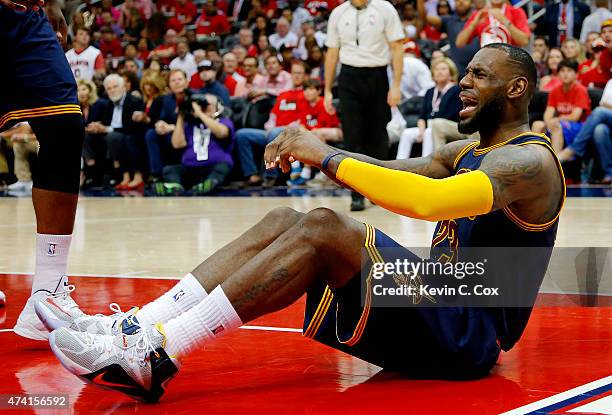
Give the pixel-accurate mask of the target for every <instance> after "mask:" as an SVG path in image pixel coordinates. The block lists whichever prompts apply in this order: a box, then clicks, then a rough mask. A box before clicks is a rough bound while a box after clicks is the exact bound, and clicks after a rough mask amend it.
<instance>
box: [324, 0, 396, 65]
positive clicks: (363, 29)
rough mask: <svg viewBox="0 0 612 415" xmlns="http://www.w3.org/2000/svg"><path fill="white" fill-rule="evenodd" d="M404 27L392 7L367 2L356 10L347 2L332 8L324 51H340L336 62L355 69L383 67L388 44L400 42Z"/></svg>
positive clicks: (380, 0)
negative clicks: (338, 59) (331, 49)
mask: <svg viewBox="0 0 612 415" xmlns="http://www.w3.org/2000/svg"><path fill="white" fill-rule="evenodd" d="M404 37H405V36H404V28H403V27H402V22H401V21H400V18H399V15H398V14H397V11H396V10H395V8H394V7H393V5H392V4H391V3H389V2H387V1H385V0H371V1H370V2H369V3H368V5H367V6H366V7H365V8H363V9H361V10H358V9H356V8H355V7H353V5H352V4H351V2H350V1H346V2H344V3H342V4H341V5H340V6H338V7H336V8H335V9H334V10H333V11H332V12H331V15H330V16H329V23H328V25H327V40H326V41H325V44H326V45H327V47H328V48H340V63H342V64H344V65H350V66H355V67H361V68H365V67H381V66H387V65H388V64H389V62H390V60H391V54H390V50H389V42H394V41H397V40H400V39H403V38H404Z"/></svg>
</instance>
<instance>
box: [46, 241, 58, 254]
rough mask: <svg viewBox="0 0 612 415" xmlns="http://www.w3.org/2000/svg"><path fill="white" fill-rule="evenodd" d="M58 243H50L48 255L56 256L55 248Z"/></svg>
mask: <svg viewBox="0 0 612 415" xmlns="http://www.w3.org/2000/svg"><path fill="white" fill-rule="evenodd" d="M56 247H57V244H49V246H48V247H47V256H55V249H56Z"/></svg>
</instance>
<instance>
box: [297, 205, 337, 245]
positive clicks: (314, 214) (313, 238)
mask: <svg viewBox="0 0 612 415" xmlns="http://www.w3.org/2000/svg"><path fill="white" fill-rule="evenodd" d="M344 227H345V222H344V221H343V220H342V218H341V217H340V214H339V213H337V212H335V211H333V210H331V209H327V208H317V209H314V210H311V211H310V212H308V213H307V214H306V215H305V216H304V217H303V218H302V220H301V221H300V227H299V229H300V232H301V237H302V238H304V239H307V240H308V241H309V242H311V243H312V244H314V245H323V244H326V243H330V242H331V241H333V236H337V235H338V234H339V233H342V229H343V228H344Z"/></svg>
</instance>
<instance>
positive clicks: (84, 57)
mask: <svg viewBox="0 0 612 415" xmlns="http://www.w3.org/2000/svg"><path fill="white" fill-rule="evenodd" d="M66 60H67V61H68V64H69V65H70V69H72V73H73V74H74V78H75V79H76V80H77V81H78V80H80V79H84V80H86V81H91V80H92V79H93V76H94V73H96V69H103V68H104V57H103V56H102V53H101V52H100V49H98V48H96V47H94V46H89V47H88V48H87V49H83V50H82V51H80V52H77V51H76V49H74V48H73V49H70V50H69V51H68V52H66Z"/></svg>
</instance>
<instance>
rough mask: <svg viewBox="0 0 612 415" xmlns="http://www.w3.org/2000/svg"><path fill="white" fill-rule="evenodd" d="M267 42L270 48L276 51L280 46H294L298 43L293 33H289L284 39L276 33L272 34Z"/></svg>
mask: <svg viewBox="0 0 612 415" xmlns="http://www.w3.org/2000/svg"><path fill="white" fill-rule="evenodd" d="M268 41H269V42H270V46H273V47H274V48H275V49H276V50H278V49H280V47H281V46H282V45H288V46H296V45H297V43H298V37H297V35H296V34H295V33H294V32H292V31H289V32H287V34H286V35H285V36H284V37H280V35H279V34H278V33H274V34H272V35H270V38H269V39H268Z"/></svg>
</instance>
